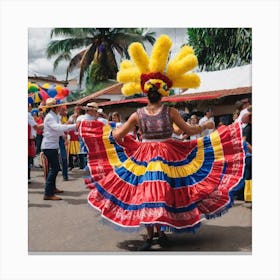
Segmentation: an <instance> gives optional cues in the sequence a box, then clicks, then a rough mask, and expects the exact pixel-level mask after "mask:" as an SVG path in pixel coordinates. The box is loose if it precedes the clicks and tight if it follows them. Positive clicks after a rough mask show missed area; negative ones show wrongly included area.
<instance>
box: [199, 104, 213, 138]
mask: <svg viewBox="0 0 280 280" xmlns="http://www.w3.org/2000/svg"><path fill="white" fill-rule="evenodd" d="M207 121H211V122H214V118H213V113H212V110H211V109H210V108H208V109H207V110H206V111H205V114H204V117H203V118H201V119H200V120H199V122H198V124H199V125H203V124H204V123H205V122H207ZM213 131H214V129H205V130H203V131H202V133H201V136H208V135H209V134H210V133H212V132H213Z"/></svg>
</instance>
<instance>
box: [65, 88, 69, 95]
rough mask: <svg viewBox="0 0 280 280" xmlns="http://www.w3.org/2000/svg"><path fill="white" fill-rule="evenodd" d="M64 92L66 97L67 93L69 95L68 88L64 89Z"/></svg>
mask: <svg viewBox="0 0 280 280" xmlns="http://www.w3.org/2000/svg"><path fill="white" fill-rule="evenodd" d="M65 91H66V93H65V96H68V95H69V93H70V90H69V88H65Z"/></svg>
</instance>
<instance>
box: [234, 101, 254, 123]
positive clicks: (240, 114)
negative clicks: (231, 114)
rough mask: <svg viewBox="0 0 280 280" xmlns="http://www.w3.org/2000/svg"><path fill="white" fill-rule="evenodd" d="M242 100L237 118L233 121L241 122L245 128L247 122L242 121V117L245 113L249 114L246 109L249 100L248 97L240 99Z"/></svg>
mask: <svg viewBox="0 0 280 280" xmlns="http://www.w3.org/2000/svg"><path fill="white" fill-rule="evenodd" d="M241 102H242V109H241V111H240V113H239V116H238V118H237V119H236V120H235V122H240V123H241V127H242V128H245V127H246V125H247V123H244V122H242V118H243V116H244V115H245V114H249V113H250V112H249V111H248V107H249V106H250V104H251V103H250V100H249V98H244V99H242V100H241Z"/></svg>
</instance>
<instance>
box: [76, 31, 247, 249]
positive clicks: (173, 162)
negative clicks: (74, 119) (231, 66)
mask: <svg viewBox="0 0 280 280" xmlns="http://www.w3.org/2000/svg"><path fill="white" fill-rule="evenodd" d="M171 44H172V42H171V40H170V39H169V37H168V36H166V35H162V36H161V37H160V38H158V40H157V41H156V43H155V45H154V48H153V50H152V54H151V57H150V59H149V58H148V55H147V54H146V52H145V50H144V49H143V47H142V45H141V44H139V43H133V44H132V45H130V47H129V54H130V56H131V58H132V59H133V61H124V62H122V64H121V67H120V71H119V73H118V76H117V78H118V80H119V81H120V82H123V83H125V85H124V86H123V88H122V92H123V94H124V95H132V94H135V93H137V92H143V93H145V94H147V97H148V105H147V106H146V107H143V108H141V109H138V110H137V112H135V113H133V114H132V115H131V116H130V118H129V119H128V121H127V122H126V123H125V124H124V125H123V126H121V127H120V128H117V129H114V127H111V126H110V125H104V124H102V123H100V122H96V121H91V122H86V121H85V122H82V123H81V125H80V128H79V131H80V134H81V135H82V137H83V138H84V140H85V143H86V145H87V147H88V150H89V155H88V158H89V161H88V166H89V168H90V172H91V177H90V179H86V184H87V186H88V187H89V188H90V189H91V191H90V193H89V196H88V202H89V204H90V205H91V206H93V207H94V208H96V209H97V210H98V211H100V213H101V216H102V217H103V218H105V219H106V220H109V221H110V222H112V223H113V224H114V225H116V226H118V227H121V228H123V229H139V228H140V227H141V226H146V228H147V233H148V236H147V240H146V242H145V243H144V245H143V246H142V247H141V248H140V249H141V250H148V249H150V247H151V246H152V239H153V227H154V226H156V227H157V228H158V229H159V231H160V232H163V229H164V228H165V227H168V228H169V229H171V230H173V231H176V232H181V231H188V230H191V231H194V230H195V229H197V228H198V227H199V226H200V223H201V221H202V220H203V219H205V218H212V217H216V216H220V215H221V214H223V213H224V212H225V210H227V208H229V207H230V206H231V205H232V203H233V197H232V195H231V192H232V190H233V189H234V188H235V187H236V186H237V185H238V183H239V181H240V180H241V178H242V174H243V169H244V149H243V144H242V134H241V128H240V125H239V124H233V125H230V126H222V127H220V128H219V129H217V130H216V131H214V132H213V133H212V134H211V135H209V136H206V137H203V138H199V139H194V140H190V141H186V142H181V141H176V140H173V139H172V138H171V135H172V132H173V129H172V124H173V123H175V124H176V125H177V126H178V127H179V128H180V129H181V130H182V131H184V132H185V133H187V134H188V135H193V134H198V133H201V132H202V131H203V130H204V129H206V128H208V129H212V128H213V127H214V124H213V122H206V123H205V124H203V125H202V126H200V125H196V126H191V125H189V124H188V123H186V122H185V121H184V120H183V119H182V118H181V116H180V114H179V113H178V112H177V110H176V109H174V108H170V107H168V106H166V105H163V104H162V97H165V96H168V95H169V91H170V88H171V87H182V88H191V87H197V86H199V84H200V79H199V77H198V76H197V75H196V74H195V73H185V72H187V71H189V70H191V69H193V68H194V67H195V66H196V65H197V58H196V56H195V55H194V53H193V50H192V49H191V48H190V47H188V46H185V47H183V48H182V49H181V51H180V52H179V53H178V55H177V56H176V57H175V58H174V59H172V60H170V61H169V63H168V66H167V69H166V72H164V70H165V66H166V61H167V58H168V54H169V49H170V47H171ZM135 125H137V126H139V127H140V129H141V131H142V137H143V141H142V142H137V141H135V140H134V139H133V138H132V137H131V136H129V135H127V133H128V132H129V131H130V130H131V129H132V128H133V127H134V126H135Z"/></svg>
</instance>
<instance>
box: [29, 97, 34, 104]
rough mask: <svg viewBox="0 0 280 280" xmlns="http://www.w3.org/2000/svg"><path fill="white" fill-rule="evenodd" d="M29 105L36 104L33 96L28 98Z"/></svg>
mask: <svg viewBox="0 0 280 280" xmlns="http://www.w3.org/2000/svg"><path fill="white" fill-rule="evenodd" d="M28 104H31V105H33V104H34V100H33V98H32V97H31V96H29V97H28Z"/></svg>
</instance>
